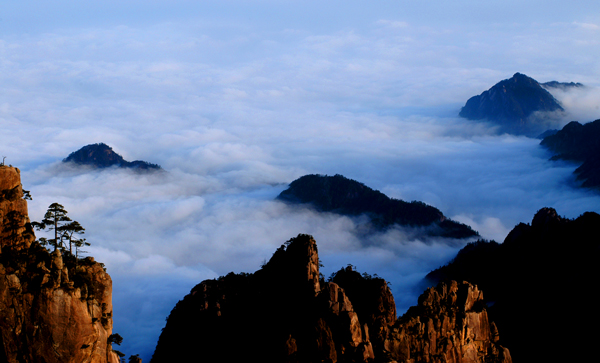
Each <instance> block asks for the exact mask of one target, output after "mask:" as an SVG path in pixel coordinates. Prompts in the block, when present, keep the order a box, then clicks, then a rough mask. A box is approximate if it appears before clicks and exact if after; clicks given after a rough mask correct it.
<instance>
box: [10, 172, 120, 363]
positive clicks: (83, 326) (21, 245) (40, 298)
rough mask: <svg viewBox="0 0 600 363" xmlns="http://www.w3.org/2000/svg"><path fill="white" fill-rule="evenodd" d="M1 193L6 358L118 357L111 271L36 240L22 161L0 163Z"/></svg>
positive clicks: (102, 361) (101, 361)
mask: <svg viewBox="0 0 600 363" xmlns="http://www.w3.org/2000/svg"><path fill="white" fill-rule="evenodd" d="M0 194H1V195H2V200H1V201H0V218H1V219H0V222H1V223H0V237H1V241H2V250H1V253H0V331H1V334H0V362H10V363H13V362H14V363H16V362H19V363H21V362H40V363H42V362H43V363H53V362H56V363H59V362H60V363H65V362H72V363H76V362H77V363H79V362H92V363H106V362H108V363H117V362H118V361H119V359H118V356H117V355H116V354H115V353H114V352H113V351H112V347H111V345H110V344H109V343H108V342H107V341H108V337H109V336H110V335H111V333H112V281H111V279H110V276H109V275H108V274H107V273H106V272H105V271H104V268H103V267H102V265H101V264H99V263H97V262H95V261H94V259H93V258H91V257H88V258H86V259H83V260H79V261H76V259H75V257H74V256H72V255H70V254H64V255H63V254H61V252H60V250H57V251H54V252H53V253H50V252H48V250H46V249H45V248H44V247H42V246H40V244H39V243H38V242H36V241H35V235H34V233H33V231H32V229H31V225H30V224H29V217H28V214H27V202H26V200H24V199H23V191H22V187H21V180H20V175H19V170H18V169H16V168H12V167H6V166H0Z"/></svg>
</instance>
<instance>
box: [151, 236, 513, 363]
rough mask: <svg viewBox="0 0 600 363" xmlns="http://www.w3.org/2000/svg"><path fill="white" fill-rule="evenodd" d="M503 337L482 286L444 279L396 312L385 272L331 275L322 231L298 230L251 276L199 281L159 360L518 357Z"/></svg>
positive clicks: (165, 334) (469, 362)
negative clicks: (325, 273)
mask: <svg viewBox="0 0 600 363" xmlns="http://www.w3.org/2000/svg"><path fill="white" fill-rule="evenodd" d="M498 340H499V335H498V330H497V329H496V326H495V325H494V324H493V323H491V322H490V321H489V318H488V315H487V312H486V308H485V305H484V304H483V294H482V293H481V291H479V289H478V288H477V287H476V286H473V285H470V284H468V283H466V282H464V283H457V282H450V283H442V284H439V285H438V286H437V287H436V288H431V289H428V290H427V291H426V292H425V293H424V294H423V295H422V296H421V297H420V298H419V303H418V305H417V306H416V307H413V308H411V309H410V310H409V311H408V312H407V313H406V314H405V315H404V316H402V317H401V318H399V319H396V308H395V303H394V298H393V296H392V293H391V291H390V289H389V287H388V285H387V283H386V281H385V280H383V279H381V278H377V277H372V276H370V275H368V274H366V273H365V274H362V275H361V274H359V273H358V272H356V271H355V270H354V269H353V268H352V267H351V266H349V267H347V268H344V269H342V270H340V271H338V272H337V273H335V274H334V275H333V276H332V277H331V278H330V281H327V282H326V281H324V279H323V278H322V277H320V273H319V257H318V251H317V245H316V243H315V241H314V239H313V238H312V237H311V236H308V235H299V236H298V237H296V238H293V239H291V240H290V241H288V242H286V244H284V245H282V246H281V247H280V248H279V249H278V250H277V251H276V252H275V253H274V254H273V256H272V258H271V259H270V260H269V262H268V263H266V264H265V265H264V266H263V267H262V268H261V269H260V270H258V271H256V272H255V273H253V274H248V273H241V274H234V273H230V274H228V275H227V276H223V277H220V278H218V279H215V280H206V281H203V282H202V283H200V284H198V285H197V286H196V287H194V288H193V289H192V291H191V292H190V294H188V295H187V296H185V297H184V299H183V300H181V301H180V302H179V303H177V305H176V306H175V308H174V309H173V311H172V312H171V314H170V316H169V317H168V319H167V324H166V326H165V328H164V329H163V331H162V334H161V336H160V339H159V342H158V345H157V347H156V351H155V353H154V356H153V358H152V362H154V363H161V362H191V361H194V362H242V361H250V360H257V361H261V362H331V363H335V362H411V363H412V362H414V363H416V362H432V363H433V362H456V363H458V362H462V363H475V362H503V363H509V362H512V360H511V357H510V353H509V352H508V350H507V349H505V348H503V347H502V346H501V345H500V344H499V343H498Z"/></svg>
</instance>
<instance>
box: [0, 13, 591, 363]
mask: <svg viewBox="0 0 600 363" xmlns="http://www.w3.org/2000/svg"><path fill="white" fill-rule="evenodd" d="M344 4H345V6H344V7H343V8H342V7H337V6H338V5H339V6H341V3H339V2H335V1H334V2H332V3H331V4H328V5H321V4H319V3H317V2H311V1H309V2H304V3H303V4H300V3H299V2H294V1H292V2H286V4H283V2H278V1H255V2H253V1H250V2H246V1H223V2H221V3H217V2H212V1H208V2H206V4H204V5H198V4H195V3H192V2H187V1H182V2H179V3H177V5H175V6H171V5H170V3H169V4H166V3H163V2H161V1H156V2H150V3H149V4H148V5H147V7H145V8H144V9H143V11H141V12H136V11H135V10H136V9H137V8H136V6H138V5H139V6H141V4H140V3H138V2H135V1H130V2H124V5H119V4H117V3H114V4H112V3H111V4H110V6H109V5H105V6H102V5H99V4H96V3H93V5H90V8H86V7H83V6H81V5H76V4H75V3H74V2H70V1H63V2H61V3H60V4H59V5H57V7H56V8H48V6H47V5H43V3H39V4H37V5H39V6H37V7H35V6H34V7H32V9H30V10H31V11H30V12H29V14H30V15H29V16H31V18H27V16H26V15H24V14H26V12H24V9H21V8H19V5H15V4H11V5H10V6H9V5H5V7H6V9H5V10H7V9H8V10H7V12H8V15H7V16H3V18H2V20H1V21H0V31H1V32H2V33H1V34H2V36H1V37H0V125H2V133H1V134H0V145H2V147H1V152H2V156H6V157H7V158H6V163H7V164H12V165H14V166H17V167H19V168H20V169H21V177H22V182H23V185H24V188H25V189H27V190H30V191H31V194H32V196H33V200H32V201H30V202H29V212H30V217H31V219H32V220H40V219H41V218H42V217H43V215H44V212H45V210H46V208H47V207H48V205H50V204H51V203H53V202H58V203H61V204H62V205H64V206H65V208H66V209H67V210H68V212H69V216H71V218H73V219H75V220H77V221H79V222H80V223H81V224H82V225H83V226H84V227H85V228H86V234H85V237H86V238H87V240H88V241H89V242H90V243H91V246H90V247H89V248H87V251H88V254H89V255H92V256H94V257H95V259H96V260H98V261H100V262H103V263H105V265H106V267H107V271H108V272H109V273H110V275H111V276H112V279H113V289H114V295H113V302H114V330H115V332H117V333H119V334H120V335H122V336H123V337H124V342H123V345H122V346H121V347H119V348H118V349H120V350H122V351H123V352H125V353H126V354H127V355H130V354H136V353H139V354H140V355H141V356H142V358H143V359H144V361H148V360H149V359H150V357H151V355H152V352H153V350H154V346H155V344H156V340H157V339H158V335H159V334H160V329H161V328H162V327H164V323H165V318H166V317H167V315H168V314H169V312H170V310H171V309H172V308H173V306H174V305H175V303H176V302H177V301H178V300H179V299H181V298H183V296H184V295H185V294H186V293H188V292H189V290H190V289H191V288H192V287H193V286H194V285H196V284H197V283H199V282H201V281H202V280H203V279H208V278H215V277H217V276H219V275H224V274H226V273H228V272H230V271H234V272H242V271H243V272H253V271H255V270H256V269H258V268H259V267H260V265H261V263H263V262H264V261H266V260H268V259H269V258H270V256H271V255H272V253H273V252H274V251H275V249H276V248H277V247H279V246H280V245H281V244H283V243H284V242H285V241H286V240H288V239H289V238H291V237H294V236H296V235H297V234H299V233H308V234H311V235H313V236H314V237H315V239H316V241H317V244H318V247H319V253H320V258H321V260H322V262H323V264H324V268H323V269H322V272H323V274H324V275H325V276H326V277H327V276H329V275H330V274H331V273H332V272H334V271H336V270H338V269H339V268H341V267H345V266H346V265H347V264H352V265H354V266H356V268H357V269H358V270H359V271H360V272H363V271H366V272H368V273H370V274H375V273H376V274H378V275H379V276H381V277H383V278H385V279H386V280H388V281H390V282H391V287H392V291H393V293H394V296H395V298H396V303H397V306H398V309H399V312H400V313H402V312H404V311H405V310H406V309H407V308H408V307H409V306H411V305H414V304H415V303H416V297H417V296H418V295H419V293H420V292H422V289H423V287H424V286H423V285H422V281H421V280H422V278H423V276H424V275H425V274H426V273H427V272H429V271H430V270H431V269H433V268H436V267H438V266H440V265H443V264H445V263H447V262H448V261H449V260H450V259H451V258H452V257H453V256H454V255H455V254H456V252H457V251H458V250H459V249H460V248H461V247H462V246H464V245H465V244H466V243H467V242H468V241H456V240H450V241H449V240H442V239H437V240H431V239H430V240H419V239H416V238H415V237H414V233H412V232H413V231H411V230H407V229H402V228H394V229H391V230H388V231H386V232H381V233H376V234H370V235H367V236H365V235H364V234H362V233H361V231H360V227H359V224H358V221H357V220H355V219H352V218H348V217H343V216H339V215H335V214H329V213H324V214H323V213H316V212H314V211H312V210H310V209H309V208H306V207H302V206H300V207H298V206H290V205H286V204H284V203H281V202H279V201H276V200H275V197H276V196H277V195H278V194H279V193H280V192H281V191H282V190H284V189H285V188H286V187H287V185H288V184H289V183H290V182H291V181H293V180H294V179H296V178H298V177H300V176H302V175H305V174H309V173H310V174H313V173H317V174H328V175H333V174H342V175H344V176H346V177H349V178H352V179H355V180H358V181H360V182H362V183H364V184H366V185H368V186H370V187H372V188H374V189H378V190H380V191H382V192H383V193H385V194H386V195H388V196H390V197H394V198H399V199H403V200H407V201H412V200H419V201H423V202H426V203H428V204H431V205H433V206H435V207H437V208H438V209H440V210H441V211H442V212H443V213H444V214H445V215H446V216H448V217H450V218H452V219H455V220H457V221H460V222H463V223H466V224H469V225H470V226H472V227H473V228H474V229H475V230H477V231H479V232H480V234H481V236H482V237H483V238H486V239H495V240H497V241H502V240H503V239H504V237H505V236H506V234H507V233H508V232H509V231H510V230H511V229H512V228H513V227H514V226H515V225H516V224H518V223H520V222H526V223H527V222H530V221H531V218H532V217H533V215H534V213H535V212H536V211H537V210H539V209H540V208H542V207H554V208H555V209H556V210H557V212H558V213H559V214H561V215H564V216H566V217H569V218H575V217H577V216H579V215H580V214H581V213H583V212H585V211H596V212H600V197H599V196H598V194H595V193H593V192H591V191H589V190H584V189H578V188H577V181H576V180H575V178H574V176H573V175H572V172H573V170H574V169H575V168H576V165H573V164H568V163H564V162H551V161H549V158H550V156H551V155H550V154H549V153H548V152H547V151H545V150H543V149H542V148H540V146H539V140H536V139H530V138H525V137H519V136H511V135H498V134H497V133H496V132H495V130H494V127H493V126H492V125H489V124H485V123H474V122H472V121H467V120H464V119H460V118H458V117H457V114H458V111H459V110H460V107H461V106H462V105H464V102H465V101H466V100H467V99H468V98H469V97H471V96H473V95H476V94H479V93H481V92H483V91H484V90H486V89H488V88H490V87H491V86H492V85H494V84H495V83H496V82H498V81H500V80H502V79H506V78H509V77H511V76H512V74H514V73H515V72H521V73H524V74H527V75H528V76H531V77H533V78H535V79H537V80H538V81H540V82H545V81H550V80H558V81H563V82H570V81H574V82H581V83H584V84H585V85H586V87H585V88H582V89H575V90H571V91H568V92H566V91H560V90H558V91H557V90H553V94H554V95H555V97H557V98H558V99H559V101H561V103H562V104H563V106H564V107H565V113H563V114H560V115H557V116H556V120H557V125H556V126H557V127H560V126H562V125H564V124H566V123H567V122H569V121H572V120H578V121H581V122H586V121H591V120H595V119H598V118H600V112H599V110H598V104H599V103H600V102H599V99H600V92H599V91H598V86H599V85H600V68H598V66H597V59H598V58H599V56H600V46H599V45H600V44H599V42H598V40H597V39H599V38H598V35H599V34H600V28H599V27H598V26H597V24H600V19H597V18H590V15H589V14H593V13H594V12H593V11H587V12H586V13H583V14H581V13H578V12H575V11H574V10H572V8H573V7H569V8H568V9H567V8H565V9H561V10H564V11H563V12H562V17H558V16H556V15H555V14H554V13H553V12H551V11H549V10H548V9H547V8H546V7H542V8H541V9H542V11H541V12H534V11H533V10H531V11H525V15H529V16H530V17H527V16H525V15H524V14H521V13H516V12H515V11H513V10H508V9H507V8H506V9H505V7H504V6H501V5H499V4H495V3H493V5H490V7H483V5H481V6H480V5H478V6H479V7H477V6H475V9H471V8H470V6H474V4H468V2H458V3H456V4H454V5H455V7H452V8H448V7H447V5H444V4H441V3H440V4H439V6H438V7H433V8H434V9H433V10H430V14H429V15H430V16H429V17H427V16H425V15H424V14H423V13H422V11H423V10H424V8H423V7H422V6H425V5H418V4H416V3H414V4H413V3H411V2H408V3H407V4H408V5H404V7H402V6H401V5H391V4H387V5H386V4H383V5H382V4H378V5H377V6H375V5H372V6H370V7H369V9H368V10H366V9H364V7H363V6H361V5H360V4H359V2H354V1H350V2H345V3H344ZM538 5H540V6H541V4H538ZM589 5H590V6H592V7H594V6H595V7H596V8H597V7H598V5H595V4H589ZM111 6H114V7H115V9H116V10H115V12H114V13H111V11H110V9H111ZM203 6H204V8H203ZM226 7H231V8H232V9H235V10H231V11H229V12H228V11H226ZM386 7H389V8H386ZM65 9H70V10H72V11H71V12H69V11H62V12H61V10H65ZM340 9H343V10H340ZM475 10H477V11H479V14H480V18H470V17H467V16H466V15H469V14H471V15H472V14H473V11H475ZM526 10H527V9H526ZM11 11H12V13H11ZM461 11H462V12H465V14H466V15H464V16H462V15H460V12H461ZM596 13H598V14H600V11H598V12H596ZM10 14H13V15H14V17H12V18H11V17H10ZM450 14H455V15H456V20H452V19H451V17H450ZM533 14H536V15H535V16H536V17H534V18H531V16H533ZM75 15H78V16H75ZM46 16H47V17H46ZM461 16H462V17H461ZM467 18H468V19H470V21H468V22H466V21H460V19H463V20H464V19H467ZM15 19H16V20H15ZM490 19H494V21H490ZM326 20H328V21H326ZM27 24H29V25H30V27H29V28H26V27H25V25H27ZM97 142H104V143H106V144H108V145H109V146H111V147H113V149H114V150H115V151H116V152H118V153H119V154H121V155H122V156H123V157H124V158H125V159H126V160H129V161H132V160H138V159H140V160H145V161H148V162H152V163H157V164H160V165H161V166H162V167H163V168H164V169H165V172H163V173H150V174H143V173H136V172H132V171H129V170H119V169H107V170H91V169H86V168H73V167H70V166H67V165H64V164H63V163H62V162H61V160H62V159H63V158H65V157H66V156H68V154H69V153H70V152H73V151H75V150H77V149H79V148H80V147H82V146H84V145H87V144H90V143H97ZM39 235H41V233H40V234H39Z"/></svg>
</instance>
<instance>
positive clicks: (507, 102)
mask: <svg viewBox="0 0 600 363" xmlns="http://www.w3.org/2000/svg"><path fill="white" fill-rule="evenodd" d="M549 87H551V86H549ZM554 111H564V110H563V108H562V106H561V105H560V104H559V102H558V101H557V100H556V98H554V96H552V94H550V92H548V91H547V90H546V89H545V88H544V87H542V85H540V83H539V82H538V81H536V80H535V79H533V78H531V77H528V76H526V75H524V74H522V73H518V72H517V73H515V74H514V75H513V76H512V77H511V78H509V79H505V80H503V81H500V82H498V83H496V84H495V85H494V86H493V87H492V88H490V89H489V90H487V91H484V92H483V93H482V94H480V95H479V96H473V97H471V98H470V99H469V100H468V101H467V103H466V104H465V106H464V107H463V108H462V109H461V111H460V113H459V116H461V117H464V118H467V119H469V120H488V121H492V122H494V123H496V124H498V125H499V126H500V131H502V132H508V133H512V134H520V135H529V136H532V135H538V134H539V133H541V132H542V131H544V130H546V129H547V128H548V125H547V122H543V121H544V120H539V119H538V120H532V119H531V117H532V115H533V114H534V113H536V112H554Z"/></svg>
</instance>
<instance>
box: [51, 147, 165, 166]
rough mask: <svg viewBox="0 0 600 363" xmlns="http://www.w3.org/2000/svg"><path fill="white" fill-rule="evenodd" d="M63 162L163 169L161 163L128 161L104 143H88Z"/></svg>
mask: <svg viewBox="0 0 600 363" xmlns="http://www.w3.org/2000/svg"><path fill="white" fill-rule="evenodd" d="M63 162H64V163H73V164H76V165H89V166H93V167H96V168H109V167H119V168H129V169H136V170H143V171H146V170H162V169H161V167H160V165H157V164H151V163H148V162H146V161H142V160H135V161H127V160H125V159H123V157H122V156H121V155H119V154H117V153H116V152H114V150H113V149H112V148H111V147H110V146H108V145H106V144H104V143H98V144H90V145H86V146H84V147H82V148H81V149H79V150H77V151H74V152H72V153H71V154H69V156H67V157H66V158H65V159H63Z"/></svg>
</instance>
